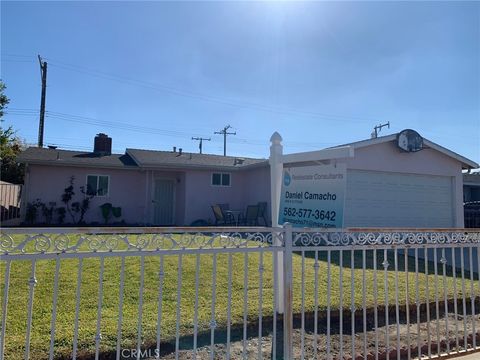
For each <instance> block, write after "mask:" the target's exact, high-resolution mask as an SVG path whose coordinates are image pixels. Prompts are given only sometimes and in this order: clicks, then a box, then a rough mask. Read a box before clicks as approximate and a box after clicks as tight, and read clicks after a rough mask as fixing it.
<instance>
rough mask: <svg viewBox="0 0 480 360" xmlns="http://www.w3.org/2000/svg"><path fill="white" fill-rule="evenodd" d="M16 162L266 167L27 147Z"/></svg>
mask: <svg viewBox="0 0 480 360" xmlns="http://www.w3.org/2000/svg"><path fill="white" fill-rule="evenodd" d="M17 160H18V161H19V162H22V163H32V164H44V165H63V166H88V167H115V168H118V167H120V168H138V167H141V168H176V169H182V168H198V169H202V168H203V169H204V168H209V169H228V170H235V169H245V168H248V167H251V166H255V165H262V164H265V165H266V164H267V160H266V159H252V158H243V157H234V156H221V155H210V154H191V153H182V155H180V154H179V153H178V152H176V153H174V152H172V151H154V150H140V149H127V150H126V152H125V154H112V155H104V156H100V155H97V154H95V153H92V152H82V151H70V150H60V149H45V148H37V147H30V148H28V149H27V150H25V151H23V152H22V153H21V154H20V155H19V156H18V157H17Z"/></svg>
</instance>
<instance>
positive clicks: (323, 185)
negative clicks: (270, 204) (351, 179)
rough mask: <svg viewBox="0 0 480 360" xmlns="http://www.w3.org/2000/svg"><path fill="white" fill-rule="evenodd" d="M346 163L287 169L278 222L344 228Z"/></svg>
mask: <svg viewBox="0 0 480 360" xmlns="http://www.w3.org/2000/svg"><path fill="white" fill-rule="evenodd" d="M346 180H347V169H346V165H345V164H337V165H335V166H334V165H318V166H305V167H293V168H285V169H284V170H283V181H282V192H281V196H280V211H279V215H278V223H279V224H280V225H281V224H284V223H286V222H289V223H291V224H292V226H294V227H311V228H341V227H343V208H344V204H345V189H346V183H347V181H346Z"/></svg>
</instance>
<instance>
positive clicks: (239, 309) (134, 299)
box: [0, 251, 478, 359]
mask: <svg viewBox="0 0 480 360" xmlns="http://www.w3.org/2000/svg"><path fill="white" fill-rule="evenodd" d="M361 256H362V252H361V251H358V252H356V254H355V267H360V266H361V263H362V261H361V260H362V258H361ZM228 257H229V255H227V254H218V255H217V271H216V304H215V320H216V322H217V330H216V331H217V332H221V331H222V330H223V329H225V327H226V323H227V302H228V301H227V300H228V292H227V289H228ZM212 258H213V255H212V254H204V255H201V256H200V274H199V281H200V286H199V289H200V290H199V313H198V319H199V331H200V332H202V331H203V332H207V331H210V327H209V326H210V320H211V304H212V298H213V297H212V263H213V261H212ZM366 258H367V259H366V260H367V261H366V262H367V270H366V271H365V279H366V281H365V283H366V303H367V307H371V306H372V305H373V304H374V297H375V293H374V290H373V286H374V282H373V279H374V271H373V269H372V266H371V265H372V260H373V253H372V251H367V252H366ZM439 258H440V253H439ZM244 260H245V255H244V254H234V255H232V263H233V268H232V270H233V271H232V306H231V311H232V324H233V325H234V326H235V325H236V326H238V325H240V326H241V324H243V306H244V299H243V293H244V287H243V283H244V273H245V271H248V279H249V280H248V319H249V322H252V323H255V322H256V321H258V310H259V274H260V273H259V271H258V270H259V265H260V264H259V261H260V260H259V254H258V253H250V254H249V255H248V269H245V268H244ZM388 260H389V263H390V266H389V268H388V271H387V280H388V287H389V291H388V298H389V302H390V304H392V303H394V301H395V291H394V289H395V288H394V286H395V272H394V271H393V269H394V267H393V257H392V256H389V259H388ZM314 261H315V260H314V255H313V253H306V257H305V260H304V268H305V294H306V296H305V303H304V306H305V309H306V311H307V312H313V310H314V301H315V296H314V289H315V286H314V283H315V281H314V274H315V269H314ZM382 262H383V252H382V251H379V252H378V269H379V270H378V271H377V284H378V294H379V296H378V297H377V301H378V303H379V304H380V305H381V304H384V302H385V300H384V299H385V295H384V283H385V281H384V280H385V278H384V271H383V266H382V264H381V263H382ZM338 263H339V261H338V252H332V264H331V266H330V278H331V298H330V306H331V308H332V309H335V308H338V307H339V304H340V303H339V298H340V285H339V276H340V267H339V265H338ZM343 263H344V268H343V284H342V287H343V307H344V308H346V309H349V308H350V306H351V300H352V299H351V297H350V291H351V271H350V270H351V269H350V267H349V265H350V251H345V252H344V256H343ZM419 263H420V268H419V269H420V271H421V272H424V267H423V264H424V261H423V259H420V261H419ZM30 264H31V262H29V261H15V262H13V263H12V266H11V277H10V292H9V299H8V317H7V326H6V339H5V340H6V343H5V359H17V358H19V357H20V356H23V351H24V343H25V333H26V317H27V311H26V310H27V302H28V290H29V288H28V278H29V272H30ZM78 264H79V261H78V260H76V259H64V260H61V264H60V277H59V297H58V312H57V313H58V315H57V325H56V337H55V354H56V356H58V357H61V356H65V357H68V356H69V355H70V354H71V352H72V342H73V328H74V314H75V305H76V303H75V299H76V295H75V294H76V281H77V269H78ZM319 265H320V267H319V269H318V272H319V278H318V288H317V294H318V304H319V310H320V311H322V310H325V309H326V308H327V297H326V294H327V286H328V282H327V276H326V275H327V262H326V254H325V253H322V254H320V255H319ZM403 265H404V256H403V254H402V255H399V270H400V272H399V274H398V277H399V289H398V292H399V297H400V299H401V303H403V304H404V303H405V291H406V276H407V275H406V273H405V271H404V267H403ZM177 266H178V256H177V255H166V256H164V273H165V277H164V281H163V303H162V309H163V310H162V322H161V335H162V342H169V341H171V340H172V339H174V338H175V330H176V306H177ZM413 266H414V261H413V259H412V258H409V270H413V269H414V267H413ZM120 267H121V259H120V258H114V257H111V258H106V259H105V271H104V283H103V291H104V294H103V306H102V322H101V333H102V340H101V350H102V351H105V352H108V351H112V350H113V349H115V346H116V340H117V321H118V306H119V283H120ZM263 267H264V272H263V279H262V281H263V286H262V289H263V291H262V311H263V315H264V316H265V317H268V316H271V315H272V313H273V258H272V255H271V254H269V253H264V255H263ZM195 268H196V255H183V257H182V287H181V321H180V334H181V335H191V334H193V318H194V301H195ZM99 269H100V260H99V259H97V258H89V259H85V260H84V261H83V273H82V274H83V277H82V284H81V302H80V317H79V338H78V348H79V352H80V353H84V354H87V353H91V352H92V351H93V350H94V347H95V330H96V316H97V300H98V281H99V280H98V279H99ZM139 269H140V258H139V257H127V258H126V260H125V288H124V304H123V323H122V348H135V347H136V339H137V321H138V303H139V302H138V300H139V284H140V271H139ZM159 269H160V257H159V256H147V257H145V281H144V292H143V301H144V304H143V321H142V329H143V335H142V339H143V343H144V344H146V345H152V344H155V339H156V331H157V308H158V289H159V277H158V273H159ZM4 271H5V264H4V263H3V262H1V263H0V272H1V275H2V276H1V280H0V281H1V296H3V288H4V284H3V281H4V277H3V274H4ZM301 271H302V257H301V256H300V255H298V254H296V255H294V257H293V273H294V303H293V309H294V312H295V313H300V312H301V306H302V304H301V296H300V294H301V287H302V284H301ZM440 271H441V266H439V272H440ZM429 272H430V273H433V267H432V264H430V268H429ZM54 273H55V260H53V261H50V260H48V261H47V260H43V261H38V262H37V271H36V278H37V281H38V282H37V285H36V287H35V300H34V310H33V328H32V336H31V352H32V358H34V359H42V358H45V357H47V358H48V347H49V342H50V322H51V312H52V297H53V296H52V293H53V279H54ZM451 275H452V274H451V271H450V272H449V274H448V277H447V292H448V297H449V298H451V297H452V296H453V281H454V280H453V277H452V276H451ZM353 276H354V284H355V287H354V303H355V305H356V307H357V309H360V308H361V307H362V282H363V271H362V270H361V269H355V271H354V274H353ZM466 276H467V280H468V281H467V282H466V294H467V296H470V282H469V274H468V273H466ZM408 277H409V279H408V280H409V281H408V283H409V297H410V303H412V302H413V301H414V300H415V284H416V278H415V273H414V272H409V273H408ZM475 278H477V277H476V276H475ZM428 279H429V285H430V287H429V289H430V294H429V296H430V301H433V299H434V281H435V277H434V275H429V276H428ZM425 280H426V276H425V275H424V274H420V275H419V290H420V292H419V297H420V299H421V300H422V301H424V300H425V298H426V286H425V284H426V281H425ZM438 284H439V296H440V297H441V298H443V279H442V277H441V276H439V277H438ZM461 290H462V286H461V279H460V277H459V278H458V279H457V293H458V294H460V293H461ZM475 291H478V285H477V284H475ZM477 295H478V294H477ZM460 296H461V295H460ZM2 301H3V299H2ZM269 329H270V327H266V329H265V331H268V330H269ZM189 341H190V340H189ZM189 341H185V342H184V343H183V345H182V346H185V347H189V346H191V341H190V342H189ZM70 356H71V355H70Z"/></svg>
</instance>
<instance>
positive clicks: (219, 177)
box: [212, 173, 230, 186]
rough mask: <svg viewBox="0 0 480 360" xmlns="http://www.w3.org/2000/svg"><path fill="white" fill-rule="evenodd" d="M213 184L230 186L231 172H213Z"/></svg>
mask: <svg viewBox="0 0 480 360" xmlns="http://www.w3.org/2000/svg"><path fill="white" fill-rule="evenodd" d="M212 185H213V186H230V174H222V173H213V174H212Z"/></svg>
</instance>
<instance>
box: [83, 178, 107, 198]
mask: <svg viewBox="0 0 480 360" xmlns="http://www.w3.org/2000/svg"><path fill="white" fill-rule="evenodd" d="M109 187H110V176H108V175H87V194H88V195H95V196H108V192H109Z"/></svg>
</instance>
